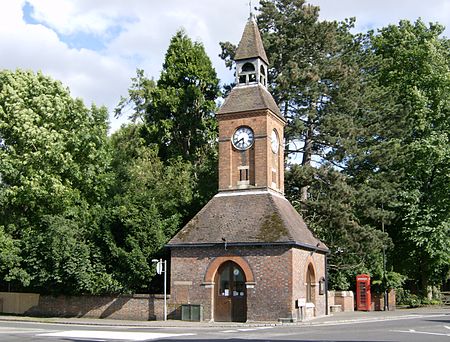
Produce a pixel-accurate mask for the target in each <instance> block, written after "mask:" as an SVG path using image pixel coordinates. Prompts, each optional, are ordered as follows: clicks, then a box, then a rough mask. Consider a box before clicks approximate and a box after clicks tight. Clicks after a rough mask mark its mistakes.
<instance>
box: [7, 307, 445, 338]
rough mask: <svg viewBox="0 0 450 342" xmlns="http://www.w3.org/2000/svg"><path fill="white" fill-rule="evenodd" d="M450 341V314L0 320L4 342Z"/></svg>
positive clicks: (440, 312) (442, 312)
mask: <svg viewBox="0 0 450 342" xmlns="http://www.w3.org/2000/svg"><path fill="white" fill-rule="evenodd" d="M164 340H171V341H179V342H181V341H205V340H206V341H212V342H216V341H222V340H227V341H242V340H247V341H253V342H269V341H286V342H287V341H302V342H310V341H311V342H312V341H316V342H318V341H320V342H325V341H326V342H329V341H371V342H381V341H407V342H415V341H417V342H419V341H420V342H422V341H430V342H434V341H447V342H450V312H449V310H442V311H439V310H438V311H434V312H430V313H421V314H413V315H407V316H394V317H389V318H387V319H382V320H380V319H376V320H375V319H374V320H370V319H368V320H367V319H364V320H349V321H334V322H333V321H329V322H326V321H325V322H324V321H322V322H318V323H315V322H312V323H310V324H300V325H289V324H288V325H281V326H280V325H276V326H256V325H255V326H248V325H233V326H229V327H226V326H201V325H193V326H183V327H149V326H112V325H81V324H54V323H34V322H24V321H1V320H0V341H1V342H19V341H20V342H24V341H25V342H27V341H33V342H35V341H39V342H42V341H46V342H47V341H53V342H55V341H65V342H67V341H70V342H82V341H91V342H94V341H95V342H97V341H98V342H99V341H164Z"/></svg>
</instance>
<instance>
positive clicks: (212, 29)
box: [0, 0, 450, 130]
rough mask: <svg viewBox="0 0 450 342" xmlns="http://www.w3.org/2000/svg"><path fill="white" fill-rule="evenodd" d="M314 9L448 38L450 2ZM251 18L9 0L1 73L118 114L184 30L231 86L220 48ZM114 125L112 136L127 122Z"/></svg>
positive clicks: (242, 11)
mask: <svg viewBox="0 0 450 342" xmlns="http://www.w3.org/2000/svg"><path fill="white" fill-rule="evenodd" d="M309 2H310V3H312V4H314V5H319V6H320V8H321V12H320V13H321V15H320V16H321V18H322V19H326V20H334V19H336V20H342V19H344V18H348V17H356V19H357V22H356V30H358V31H366V30H367V29H371V28H381V27H383V26H386V25H388V24H390V23H398V21H399V20H400V19H409V20H413V21H414V20H416V19H417V18H419V17H421V18H422V19H423V21H425V22H430V21H431V22H440V23H441V24H443V25H445V26H446V27H447V30H446V32H445V33H446V35H447V36H450V0H427V1H424V0H395V1H392V0H390V1H387V0H377V1H373V0H338V1H337V0H310V1H309ZM253 4H256V1H255V0H253ZM248 12H249V9H248V0H189V1H186V0H164V1H160V0H158V1H157V0H145V1H144V0H127V1H123V0H96V1H92V0H26V1H25V0H8V1H4V2H2V5H1V7H0V22H1V23H2V25H0V51H1V52H0V68H7V69H13V70H14V69H16V68H22V69H31V70H35V71H38V70H41V71H43V72H44V73H45V74H48V75H50V76H52V77H53V78H55V79H58V80H61V81H62V82H63V83H64V84H65V85H66V86H67V87H69V89H70V90H71V93H72V95H73V96H76V97H81V98H82V99H83V100H84V102H85V103H86V104H87V105H90V104H91V103H95V104H97V105H106V106H107V107H108V109H109V111H110V112H111V113H113V111H114V107H115V106H116V105H117V103H118V102H119V100H120V96H122V95H126V93H127V89H128V87H129V85H130V79H131V78H132V77H133V76H135V73H136V68H141V69H143V70H144V71H145V73H146V75H147V76H148V77H154V78H158V76H159V73H160V70H161V65H162V62H163V59H164V54H165V52H166V49H167V46H168V44H169V40H170V38H171V37H172V36H173V35H174V34H175V32H176V31H177V30H178V29H180V28H184V29H185V30H186V32H187V34H188V35H189V36H190V37H191V38H192V39H194V40H198V41H201V42H202V43H203V44H204V46H205V49H206V52H207V53H208V55H209V56H210V58H211V60H212V62H213V65H214V67H215V68H216V70H217V73H218V75H219V78H220V79H221V80H223V81H224V82H230V81H231V80H232V77H233V73H232V72H231V71H230V70H228V69H226V68H225V66H224V64H223V62H222V61H221V60H220V58H219V57H218V54H219V53H220V47H219V42H220V41H227V40H228V41H231V42H233V43H238V41H239V39H240V36H241V34H242V30H243V28H244V25H245V22H246V20H247V18H248V14H249V13H248ZM110 120H111V127H112V130H115V129H117V128H118V127H119V125H120V124H121V123H122V122H124V121H125V118H121V119H119V120H117V119H114V118H113V117H112V116H111V119H110Z"/></svg>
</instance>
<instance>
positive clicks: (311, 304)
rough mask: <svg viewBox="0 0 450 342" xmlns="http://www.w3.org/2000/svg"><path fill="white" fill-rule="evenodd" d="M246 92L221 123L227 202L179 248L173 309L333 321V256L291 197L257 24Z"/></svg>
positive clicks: (239, 90) (184, 235)
mask: <svg viewBox="0 0 450 342" xmlns="http://www.w3.org/2000/svg"><path fill="white" fill-rule="evenodd" d="M235 62H236V86H235V87H234V88H233V89H232V91H231V92H230V94H229V95H228V97H227V98H226V100H225V102H224V103H223V105H222V106H221V108H220V110H219V111H218V113H217V120H218V123H219V192H218V194H217V195H215V196H214V197H213V198H212V199H211V200H210V201H209V202H208V203H207V204H206V206H205V207H204V208H203V209H202V210H201V211H200V212H199V213H198V214H197V215H196V216H195V217H194V218H193V219H192V220H191V221H190V222H189V223H188V224H187V225H186V226H185V227H184V228H183V229H182V230H181V231H180V232H179V233H178V234H177V235H176V236H175V237H174V238H173V239H172V240H170V242H169V244H168V247H169V248H170V250H171V262H170V265H171V267H170V277H171V279H170V289H171V290H170V293H171V297H170V303H171V307H172V308H178V307H180V306H181V305H182V304H197V305H201V307H202V310H203V316H202V317H203V320H206V321H236V322H246V321H276V320H283V321H296V320H301V319H307V318H312V317H315V316H322V315H325V314H326V307H327V297H326V293H327V292H326V254H327V253H328V249H327V247H326V246H325V245H324V244H323V243H322V242H320V241H319V240H318V239H317V238H315V237H314V236H313V234H312V233H311V231H310V230H309V229H308V227H307V226H306V224H305V223H304V221H303V219H302V217H301V216H300V214H299V213H298V212H297V211H296V210H295V209H294V207H293V206H292V205H291V204H290V203H289V201H288V200H287V199H286V198H285V197H284V195H283V193H284V146H283V141H284V137H283V130H284V126H285V125H286V120H285V119H284V118H283V115H282V114H281V112H280V110H279V108H278V106H277V104H276V103H275V100H274V99H273V97H272V95H271V94H270V93H269V91H268V90H267V77H268V64H269V61H268V59H267V56H266V52H265V50H264V47H263V44H262V40H261V36H260V33H259V30H258V27H257V24H256V21H255V19H254V18H253V16H250V19H249V20H248V22H247V24H246V26H245V29H244V33H243V35H242V38H241V41H240V43H239V45H238V48H237V51H236V55H235Z"/></svg>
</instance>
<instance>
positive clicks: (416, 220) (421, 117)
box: [348, 20, 450, 293]
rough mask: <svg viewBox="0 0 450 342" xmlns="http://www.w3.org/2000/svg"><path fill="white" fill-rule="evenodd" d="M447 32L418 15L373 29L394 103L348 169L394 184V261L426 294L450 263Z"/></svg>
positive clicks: (376, 78)
mask: <svg viewBox="0 0 450 342" xmlns="http://www.w3.org/2000/svg"><path fill="white" fill-rule="evenodd" d="M442 32H443V27H442V26H441V25H438V24H430V25H425V24H424V23H423V22H422V21H420V20H418V21H416V22H415V23H411V22H409V21H401V22H400V23H399V24H398V25H390V26H388V27H386V28H383V29H381V30H379V32H377V33H376V34H375V33H370V34H369V35H368V36H369V39H370V48H371V51H372V52H373V54H374V56H375V57H376V60H377V63H376V64H375V65H374V68H372V69H371V70H370V74H372V76H373V78H372V81H373V82H374V83H376V85H377V86H378V87H379V88H380V89H386V90H387V91H388V92H389V94H390V101H393V103H394V104H395V106H393V107H390V109H386V110H383V111H378V118H377V120H376V122H375V124H373V125H371V132H370V133H371V134H370V135H366V137H367V139H366V140H365V144H364V146H362V147H363V148H362V149H361V153H359V154H358V155H357V156H355V158H354V159H353V160H352V162H351V163H350V167H349V169H348V170H349V173H351V174H352V175H354V177H355V178H358V179H359V181H360V183H362V181H364V183H365V184H370V183H373V184H380V183H381V181H382V183H383V184H385V185H386V184H387V185H388V187H389V190H390V194H389V196H387V198H386V199H384V201H385V206H388V207H390V209H391V211H392V212H393V213H394V214H395V217H394V218H393V219H392V220H391V221H390V223H389V225H388V230H389V234H390V235H391V236H392V238H393V240H394V243H395V245H396V248H395V250H394V261H395V262H394V263H395V266H396V267H397V269H399V270H401V271H402V272H404V273H406V274H407V275H408V276H409V277H410V278H411V279H414V280H416V281H418V283H417V286H418V287H419V289H421V290H422V292H423V293H425V292H426V291H427V287H428V285H436V284H439V283H441V282H442V279H443V275H445V274H447V272H448V270H449V268H450V257H449V256H450V187H449V184H450V159H449V158H450V141H449V138H450V137H449V135H450V67H449V66H450V62H449V61H450V49H449V41H448V39H446V38H442V37H441V35H442ZM367 170H370V172H369V173H368V172H366V171H367ZM386 193H389V192H385V194H386Z"/></svg>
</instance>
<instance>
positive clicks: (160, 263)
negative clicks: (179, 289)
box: [156, 261, 163, 274]
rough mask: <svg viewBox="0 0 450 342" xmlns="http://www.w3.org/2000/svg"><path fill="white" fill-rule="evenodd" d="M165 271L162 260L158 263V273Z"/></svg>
mask: <svg viewBox="0 0 450 342" xmlns="http://www.w3.org/2000/svg"><path fill="white" fill-rule="evenodd" d="M162 272H163V263H162V262H161V261H158V263H157V264H156V273H158V274H162Z"/></svg>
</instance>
